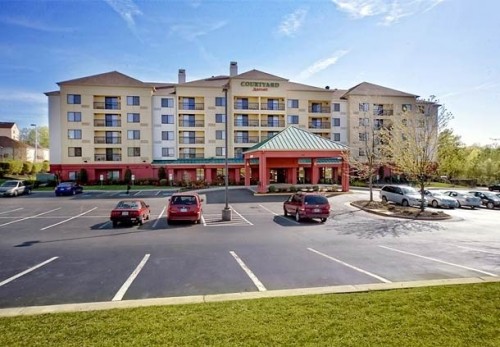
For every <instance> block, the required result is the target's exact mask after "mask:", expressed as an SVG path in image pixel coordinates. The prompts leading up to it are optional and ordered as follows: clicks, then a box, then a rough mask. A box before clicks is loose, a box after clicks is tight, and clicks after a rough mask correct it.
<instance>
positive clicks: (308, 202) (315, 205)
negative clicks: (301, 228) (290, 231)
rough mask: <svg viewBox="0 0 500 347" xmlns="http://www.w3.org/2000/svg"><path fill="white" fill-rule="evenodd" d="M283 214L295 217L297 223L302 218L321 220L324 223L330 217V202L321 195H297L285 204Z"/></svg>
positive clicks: (292, 196)
mask: <svg viewBox="0 0 500 347" xmlns="http://www.w3.org/2000/svg"><path fill="white" fill-rule="evenodd" d="M283 213H284V215H285V216H288V215H292V216H295V220H296V221H297V222H299V221H300V220H301V219H302V218H319V219H320V221H321V223H324V222H326V220H327V218H328V217H329V216H330V202H329V201H328V199H327V198H325V197H324V196H323V195H321V194H314V193H309V194H307V193H297V194H293V195H291V196H290V197H289V198H288V200H287V201H285V202H284V203H283Z"/></svg>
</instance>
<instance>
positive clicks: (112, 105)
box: [94, 101, 121, 110]
mask: <svg viewBox="0 0 500 347" xmlns="http://www.w3.org/2000/svg"><path fill="white" fill-rule="evenodd" d="M94 109H96V110H119V109H121V103H120V102H118V101H114V102H100V101H96V102H94Z"/></svg>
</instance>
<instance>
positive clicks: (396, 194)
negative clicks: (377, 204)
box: [379, 184, 427, 206]
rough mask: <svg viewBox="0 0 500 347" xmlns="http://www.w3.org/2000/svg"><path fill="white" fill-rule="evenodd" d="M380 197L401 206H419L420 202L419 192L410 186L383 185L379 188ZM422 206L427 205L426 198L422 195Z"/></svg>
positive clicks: (384, 200)
mask: <svg viewBox="0 0 500 347" xmlns="http://www.w3.org/2000/svg"><path fill="white" fill-rule="evenodd" d="M379 194H380V199H381V200H382V201H383V202H385V203H387V202H389V201H392V202H395V203H396V204H400V205H403V206H420V203H421V202H422V198H421V194H420V193H419V192H418V191H417V190H416V189H415V188H412V187H408V186H398V185H391V184H388V185H385V186H383V187H382V188H381V189H380V192H379ZM424 206H427V199H426V198H425V197H424Z"/></svg>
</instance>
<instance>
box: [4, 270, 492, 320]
mask: <svg viewBox="0 0 500 347" xmlns="http://www.w3.org/2000/svg"><path fill="white" fill-rule="evenodd" d="M494 282H500V277H488V276H485V277H466V278H449V279H441V280H427V281H410V282H393V283H371V284H356V285H340V286H328V287H313V288H299V289H282V290H269V291H263V292H240V293H227V294H210V295H193V296H181V297H169V298H155V299H140V300H125V301H106V302H91V303H77V304H61V305H50V306H28V307H15V308H4V309H0V317H16V316H28V315H40V314H47V313H69V312H87V311H101V310H111V309H125V308H137V307H148V306H163V305H186V304H204V303H215V302H224V301H235V300H253V299H263V298H279V297H291V296H304V295H322V294H340V293H360V292H369V291H380V290H391V289H408V288H419V287H434V286H446V285H460V284H474V283H494Z"/></svg>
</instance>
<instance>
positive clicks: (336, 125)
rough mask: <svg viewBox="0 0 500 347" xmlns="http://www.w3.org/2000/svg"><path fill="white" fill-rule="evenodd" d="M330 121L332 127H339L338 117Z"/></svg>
mask: <svg viewBox="0 0 500 347" xmlns="http://www.w3.org/2000/svg"><path fill="white" fill-rule="evenodd" d="M332 123H333V126H334V127H339V126H340V118H333V119H332Z"/></svg>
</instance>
